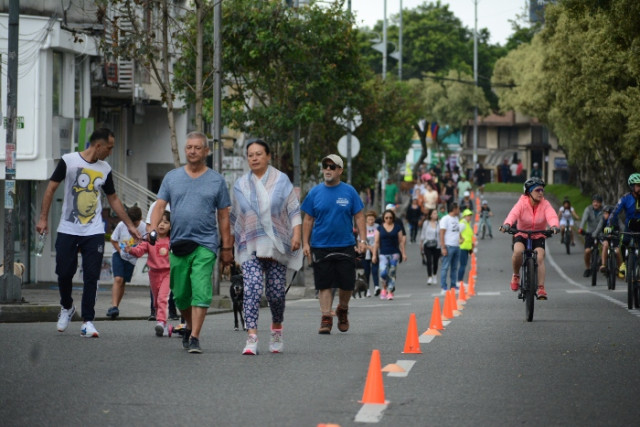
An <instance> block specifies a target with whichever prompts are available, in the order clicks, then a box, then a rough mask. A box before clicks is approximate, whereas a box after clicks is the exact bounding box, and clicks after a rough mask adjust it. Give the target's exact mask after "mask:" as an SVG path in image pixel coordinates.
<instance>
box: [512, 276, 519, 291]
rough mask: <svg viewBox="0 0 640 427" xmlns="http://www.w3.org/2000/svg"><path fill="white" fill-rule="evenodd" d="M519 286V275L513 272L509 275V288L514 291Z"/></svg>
mask: <svg viewBox="0 0 640 427" xmlns="http://www.w3.org/2000/svg"><path fill="white" fill-rule="evenodd" d="M519 288H520V275H519V274H514V275H512V276H511V290H512V291H513V292H516V291H517V290H518V289H519Z"/></svg>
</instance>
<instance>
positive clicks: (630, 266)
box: [626, 249, 636, 310]
mask: <svg viewBox="0 0 640 427" xmlns="http://www.w3.org/2000/svg"><path fill="white" fill-rule="evenodd" d="M635 270H636V254H635V250H634V249H631V250H630V251H629V256H628V257H627V277H626V280H627V308H628V309H629V310H631V309H632V308H633V300H634V299H635V293H636V290H635V274H634V273H635Z"/></svg>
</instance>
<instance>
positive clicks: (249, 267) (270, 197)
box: [231, 139, 303, 355]
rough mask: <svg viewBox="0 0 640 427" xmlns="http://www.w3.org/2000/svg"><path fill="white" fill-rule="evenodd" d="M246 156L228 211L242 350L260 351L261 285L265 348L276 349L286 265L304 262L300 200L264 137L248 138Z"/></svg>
mask: <svg viewBox="0 0 640 427" xmlns="http://www.w3.org/2000/svg"><path fill="white" fill-rule="evenodd" d="M247 160H248V163H249V168H250V169H251V171H250V172H249V173H247V174H245V175H243V176H242V177H241V178H239V179H238V180H237V181H236V183H235V185H234V187H233V195H234V197H233V208H232V211H231V227H232V228H233V231H234V235H235V254H236V260H237V262H238V263H239V264H240V266H241V267H242V276H243V279H244V305H243V308H244V316H245V323H246V327H247V332H248V337H247V342H246V345H245V348H244V350H243V351H242V354H248V355H256V354H258V336H257V332H258V313H259V310H260V298H261V297H262V291H263V288H264V290H265V296H266V298H267V301H268V302H269V307H270V308H271V338H270V341H269V351H271V352H272V353H280V352H282V348H283V340H282V322H283V320H284V307H285V290H286V275H287V268H291V269H293V270H299V269H300V268H301V267H302V258H303V254H302V250H300V246H301V238H302V237H301V233H302V230H301V228H302V220H301V216H300V202H299V200H298V197H297V196H296V193H295V192H294V189H293V185H292V184H291V181H290V180H289V178H288V177H287V175H285V174H284V173H282V172H280V171H279V170H277V169H276V168H274V167H272V166H270V165H269V161H270V160H271V151H270V150H269V146H268V145H267V143H266V142H264V141H262V140H260V139H253V140H249V141H248V143H247Z"/></svg>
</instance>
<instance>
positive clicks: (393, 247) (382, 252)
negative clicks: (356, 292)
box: [372, 209, 407, 300]
mask: <svg viewBox="0 0 640 427" xmlns="http://www.w3.org/2000/svg"><path fill="white" fill-rule="evenodd" d="M382 219H383V221H384V222H383V223H382V225H381V226H380V227H379V228H378V231H377V233H376V240H375V245H374V249H373V254H374V255H373V259H372V262H374V263H376V262H378V263H379V265H378V268H379V271H380V279H382V292H381V293H380V299H387V300H392V299H393V293H394V292H395V290H396V273H397V268H398V264H399V263H400V262H402V261H406V260H407V253H406V252H405V248H404V245H403V244H402V241H403V236H402V229H401V228H400V227H399V226H398V224H396V214H395V213H394V212H393V210H391V209H387V210H386V211H384V212H383V213H382Z"/></svg>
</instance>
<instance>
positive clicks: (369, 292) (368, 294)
mask: <svg viewBox="0 0 640 427" xmlns="http://www.w3.org/2000/svg"><path fill="white" fill-rule="evenodd" d="M367 298H371V291H370V290H368V289H367Z"/></svg>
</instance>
